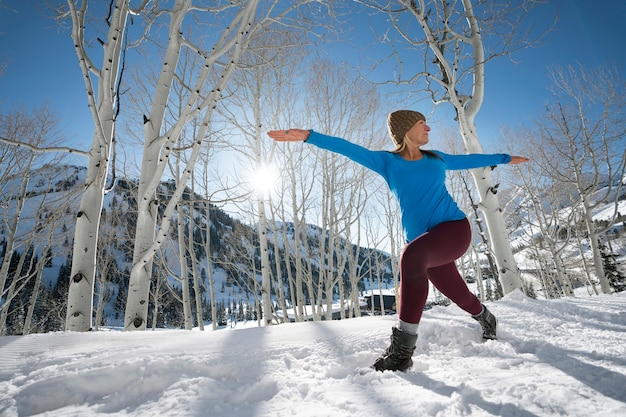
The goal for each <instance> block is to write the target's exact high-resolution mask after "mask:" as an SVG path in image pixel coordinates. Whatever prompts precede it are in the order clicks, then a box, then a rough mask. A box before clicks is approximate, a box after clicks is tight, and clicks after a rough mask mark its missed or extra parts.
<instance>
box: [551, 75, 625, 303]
mask: <svg viewBox="0 0 626 417" xmlns="http://www.w3.org/2000/svg"><path fill="white" fill-rule="evenodd" d="M550 74H551V79H552V81H553V93H554V100H553V102H552V103H550V104H549V105H548V108H547V112H546V116H545V119H544V120H543V121H542V122H541V126H540V128H541V139H542V143H543V144H544V147H549V148H550V150H551V154H552V155H553V156H556V157H553V158H549V159H546V160H545V162H547V163H548V165H549V167H550V171H551V175H552V177H553V178H557V179H558V182H559V183H560V184H563V185H564V186H565V188H567V189H573V190H575V192H576V195H575V196H574V201H575V207H574V210H577V211H578V212H579V213H580V215H581V217H580V218H581V223H582V224H584V227H585V233H586V235H587V239H586V243H587V244H588V245H589V247H590V248H591V250H592V256H593V268H594V270H595V275H596V279H597V280H598V282H599V283H600V287H601V290H602V292H603V293H605V294H608V293H610V292H611V287H610V285H609V281H608V279H607V277H606V275H605V272H604V267H603V263H602V257H601V254H600V248H599V239H600V236H601V235H602V234H603V233H605V232H606V231H607V230H608V229H609V228H610V227H611V226H612V225H613V224H615V222H616V220H617V217H618V215H619V211H618V208H619V205H618V204H619V198H620V193H621V190H622V187H623V186H624V175H625V173H626V151H625V150H624V149H625V143H626V142H625V141H626V139H625V133H626V124H625V122H624V120H625V112H624V111H625V110H626V101H625V100H624V83H623V81H622V80H621V79H620V77H619V75H618V73H617V71H615V70H613V69H610V68H605V67H601V68H598V69H595V70H591V69H585V68H583V67H580V68H578V69H575V68H573V67H566V68H553V69H552V70H551V73H550ZM609 202H610V203H611V205H612V207H613V208H612V213H611V214H610V216H609V219H608V221H607V225H599V224H597V223H596V222H594V219H593V212H594V210H595V209H596V208H597V207H599V206H601V205H606V204H607V203H609ZM578 235H579V234H578V233H577V235H576V236H578Z"/></svg>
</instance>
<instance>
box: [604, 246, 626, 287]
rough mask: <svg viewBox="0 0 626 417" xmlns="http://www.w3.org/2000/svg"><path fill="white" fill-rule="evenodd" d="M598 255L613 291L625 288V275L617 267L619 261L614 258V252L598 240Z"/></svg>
mask: <svg viewBox="0 0 626 417" xmlns="http://www.w3.org/2000/svg"><path fill="white" fill-rule="evenodd" d="M599 247H600V255H601V256H602V264H603V266H604V273H605V274H606V277H607V279H608V280H609V285H610V286H611V288H613V291H615V292H622V291H624V290H626V275H624V273H623V272H622V271H620V270H619V269H618V265H619V262H617V260H616V259H615V254H614V253H613V252H612V251H609V249H608V248H607V247H606V245H605V244H603V243H602V242H599Z"/></svg>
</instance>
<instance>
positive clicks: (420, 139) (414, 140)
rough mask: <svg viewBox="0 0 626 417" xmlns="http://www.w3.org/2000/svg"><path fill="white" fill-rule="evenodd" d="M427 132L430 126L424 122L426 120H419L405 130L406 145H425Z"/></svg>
mask: <svg viewBox="0 0 626 417" xmlns="http://www.w3.org/2000/svg"><path fill="white" fill-rule="evenodd" d="M428 132H430V127H429V126H428V125H427V124H426V121H425V120H420V121H419V122H417V123H415V124H414V125H413V127H411V129H409V131H408V132H406V136H405V137H404V140H405V142H406V145H407V146H409V147H417V148H419V147H420V146H423V145H426V144H427V143H428Z"/></svg>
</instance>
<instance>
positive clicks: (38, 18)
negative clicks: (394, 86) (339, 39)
mask: <svg viewBox="0 0 626 417" xmlns="http://www.w3.org/2000/svg"><path fill="white" fill-rule="evenodd" d="M36 3H38V2H36V1H32V0H26V1H25V0H0V60H4V61H5V62H6V63H7V64H8V67H7V69H6V72H5V74H4V75H3V76H2V77H0V109H2V110H3V111H6V110H7V109H12V108H14V107H15V106H17V105H21V104H22V105H26V106H29V107H33V106H41V105H43V104H44V103H46V102H47V103H49V104H50V105H51V106H52V108H53V109H55V111H57V112H58V114H59V115H60V116H61V118H62V125H63V126H64V128H65V133H66V134H67V136H68V146H76V147H79V148H81V149H84V150H86V149H87V148H88V147H89V145H90V144H91V139H92V131H93V127H92V122H91V116H90V114H89V112H88V109H87V100H86V97H85V93H84V84H83V81H82V77H81V74H80V71H79V68H78V64H77V60H76V55H75V53H74V50H73V47H72V41H71V38H70V35H69V32H68V31H67V30H66V31H61V30H60V29H58V27H57V26H56V24H55V22H53V21H51V20H49V19H47V18H46V17H44V16H43V14H42V13H41V12H39V11H38V10H37V9H36V8H35V7H33V4H36ZM557 7H558V8H559V16H560V20H559V23H558V26H557V28H556V29H555V31H554V32H553V33H552V34H551V35H550V36H549V38H548V40H547V41H546V44H545V45H544V46H542V47H541V48H534V49H526V50H523V51H520V52H517V53H516V54H515V55H514V57H513V58H514V60H515V61H516V62H517V63H515V64H513V63H512V62H510V61H509V60H507V58H502V59H500V60H496V61H493V62H491V63H490V64H489V66H488V67H487V75H488V78H487V86H486V99H485V102H484V105H483V108H482V110H481V113H480V114H479V117H478V119H477V124H478V129H479V135H480V137H481V141H483V143H485V142H486V143H489V142H490V141H493V140H495V138H496V137H497V136H498V135H499V131H498V129H499V126H500V125H514V124H523V123H524V122H525V121H526V120H527V119H528V118H529V117H530V118H533V117H536V116H537V115H538V114H539V113H540V112H541V111H542V108H543V104H544V103H545V101H546V99H547V97H548V92H547V90H546V86H547V85H548V78H547V70H546V69H547V67H549V66H551V65H567V64H577V63H581V64H583V65H585V66H596V65H600V64H603V63H604V64H611V65H615V66H616V67H617V68H618V70H619V71H620V73H621V75H622V76H626V48H625V47H624V46H623V40H624V38H625V36H624V33H623V26H624V24H625V22H626V4H625V3H624V2H622V1H620V0H595V1H593V2H590V1H587V0H560V1H555V2H553V4H551V5H549V6H547V7H545V8H544V12H543V13H544V14H543V16H536V18H537V19H538V23H540V22H541V21H542V20H543V19H545V20H546V21H547V20H549V19H550V18H551V16H552V14H553V13H554V12H555V10H556V9H557ZM329 55H330V56H331V57H332V52H330V53H329ZM491 150H495V149H490V146H489V145H487V146H486V149H485V151H491Z"/></svg>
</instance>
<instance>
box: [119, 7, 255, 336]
mask: <svg viewBox="0 0 626 417" xmlns="http://www.w3.org/2000/svg"><path fill="white" fill-rule="evenodd" d="M258 3H259V1H258V0H251V1H249V2H247V3H245V4H244V6H243V7H242V8H241V9H240V10H239V12H238V14H237V16H236V17H234V18H233V26H232V27H229V28H228V29H227V33H225V35H224V37H222V38H221V40H220V41H221V42H222V44H220V45H217V46H216V47H215V48H214V50H213V52H214V53H215V55H211V56H208V57H206V59H205V63H206V65H205V66H204V67H203V69H202V71H201V73H200V74H199V75H198V77H197V80H196V82H195V83H193V84H194V87H195V88H193V89H192V90H191V91H192V93H191V94H190V96H189V99H188V100H187V103H186V104H185V105H184V107H183V111H182V113H181V115H180V118H179V119H178V120H177V121H176V122H175V124H174V125H173V126H172V127H171V128H170V129H168V130H167V131H166V132H162V131H161V130H162V126H163V123H164V115H165V111H166V109H167V105H168V97H169V94H170V92H171V88H172V83H173V81H174V79H175V77H176V73H175V71H176V67H177V64H178V60H179V56H180V48H181V47H182V45H183V44H187V43H186V40H185V39H184V38H183V30H182V23H183V20H184V18H185V16H186V14H187V13H188V11H189V10H190V8H191V6H192V2H191V1H190V0H176V2H175V5H174V7H173V10H172V11H171V13H170V15H171V17H172V20H171V22H170V26H169V41H168V47H167V50H166V53H165V58H164V65H163V70H162V72H161V74H160V77H159V80H158V82H157V87H156V91H155V94H154V101H153V103H152V109H151V111H150V116H149V117H148V119H147V120H146V122H145V129H144V152H143V159H142V167H141V175H140V179H139V187H138V197H137V205H138V213H137V217H138V218H137V229H136V233H135V248H134V252H133V267H132V269H131V275H130V283H129V290H128V299H127V303H126V312H125V319H124V329H126V330H145V327H146V319H147V316H148V295H149V292H150V278H151V269H152V259H153V257H154V254H155V253H156V251H157V250H158V248H159V247H160V246H161V244H162V243H163V240H164V239H165V238H166V236H167V232H168V230H169V226H170V222H171V220H170V216H171V215H172V213H173V212H174V210H175V207H176V204H177V203H178V201H179V200H180V197H181V196H182V194H183V192H184V190H185V187H184V186H178V187H177V188H176V190H175V191H174V193H173V194H172V196H171V198H170V201H169V203H168V204H167V206H166V208H165V210H164V213H163V219H162V221H161V224H160V228H159V229H158V233H156V226H157V224H158V219H157V208H158V206H159V202H158V200H157V198H156V190H157V187H158V186H159V183H160V180H161V178H162V176H163V172H164V170H165V167H166V165H167V161H168V159H169V156H170V153H171V152H172V151H173V145H174V144H175V143H176V142H177V141H178V139H179V138H180V134H181V132H182V131H183V129H184V127H185V125H186V124H187V123H188V122H189V121H191V120H193V119H195V118H198V117H199V118H200V119H201V120H200V121H199V123H198V125H199V126H200V128H199V129H198V130H197V132H194V140H193V142H192V144H191V145H190V146H189V148H190V155H189V159H188V161H187V164H186V166H185V168H184V169H183V175H182V177H181V181H180V182H179V184H187V183H188V181H189V178H190V177H191V172H192V170H193V166H194V164H195V163H196V161H197V159H198V156H199V154H200V150H201V148H202V144H203V141H204V139H205V138H206V136H207V132H208V129H209V126H210V121H211V119H212V115H213V112H214V109H215V106H216V104H217V103H218V102H219V100H220V99H221V95H222V93H221V92H222V91H224V90H225V87H226V85H227V83H228V82H229V80H230V78H231V77H232V75H233V72H234V70H235V67H236V65H237V64H238V62H239V60H240V58H241V54H242V52H243V49H244V47H245V46H246V39H248V37H249V36H251V25H252V21H253V18H254V16H255V12H256V9H257V6H258ZM257 29H259V27H257ZM229 34H230V35H232V36H231V37H229V36H228V35H229ZM228 53H230V55H228V56H227V58H226V61H227V64H226V65H225V66H224V69H223V71H222V74H221V76H220V77H219V79H218V81H217V82H216V84H215V86H214V88H213V90H212V91H211V92H210V93H208V95H207V97H205V98H202V97H201V92H202V87H203V86H204V84H205V83H206V82H207V80H208V78H209V75H210V73H211V69H212V67H213V65H214V64H215V62H216V61H217V60H218V59H219V58H223V55H224V54H228ZM202 112H203V113H202Z"/></svg>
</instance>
